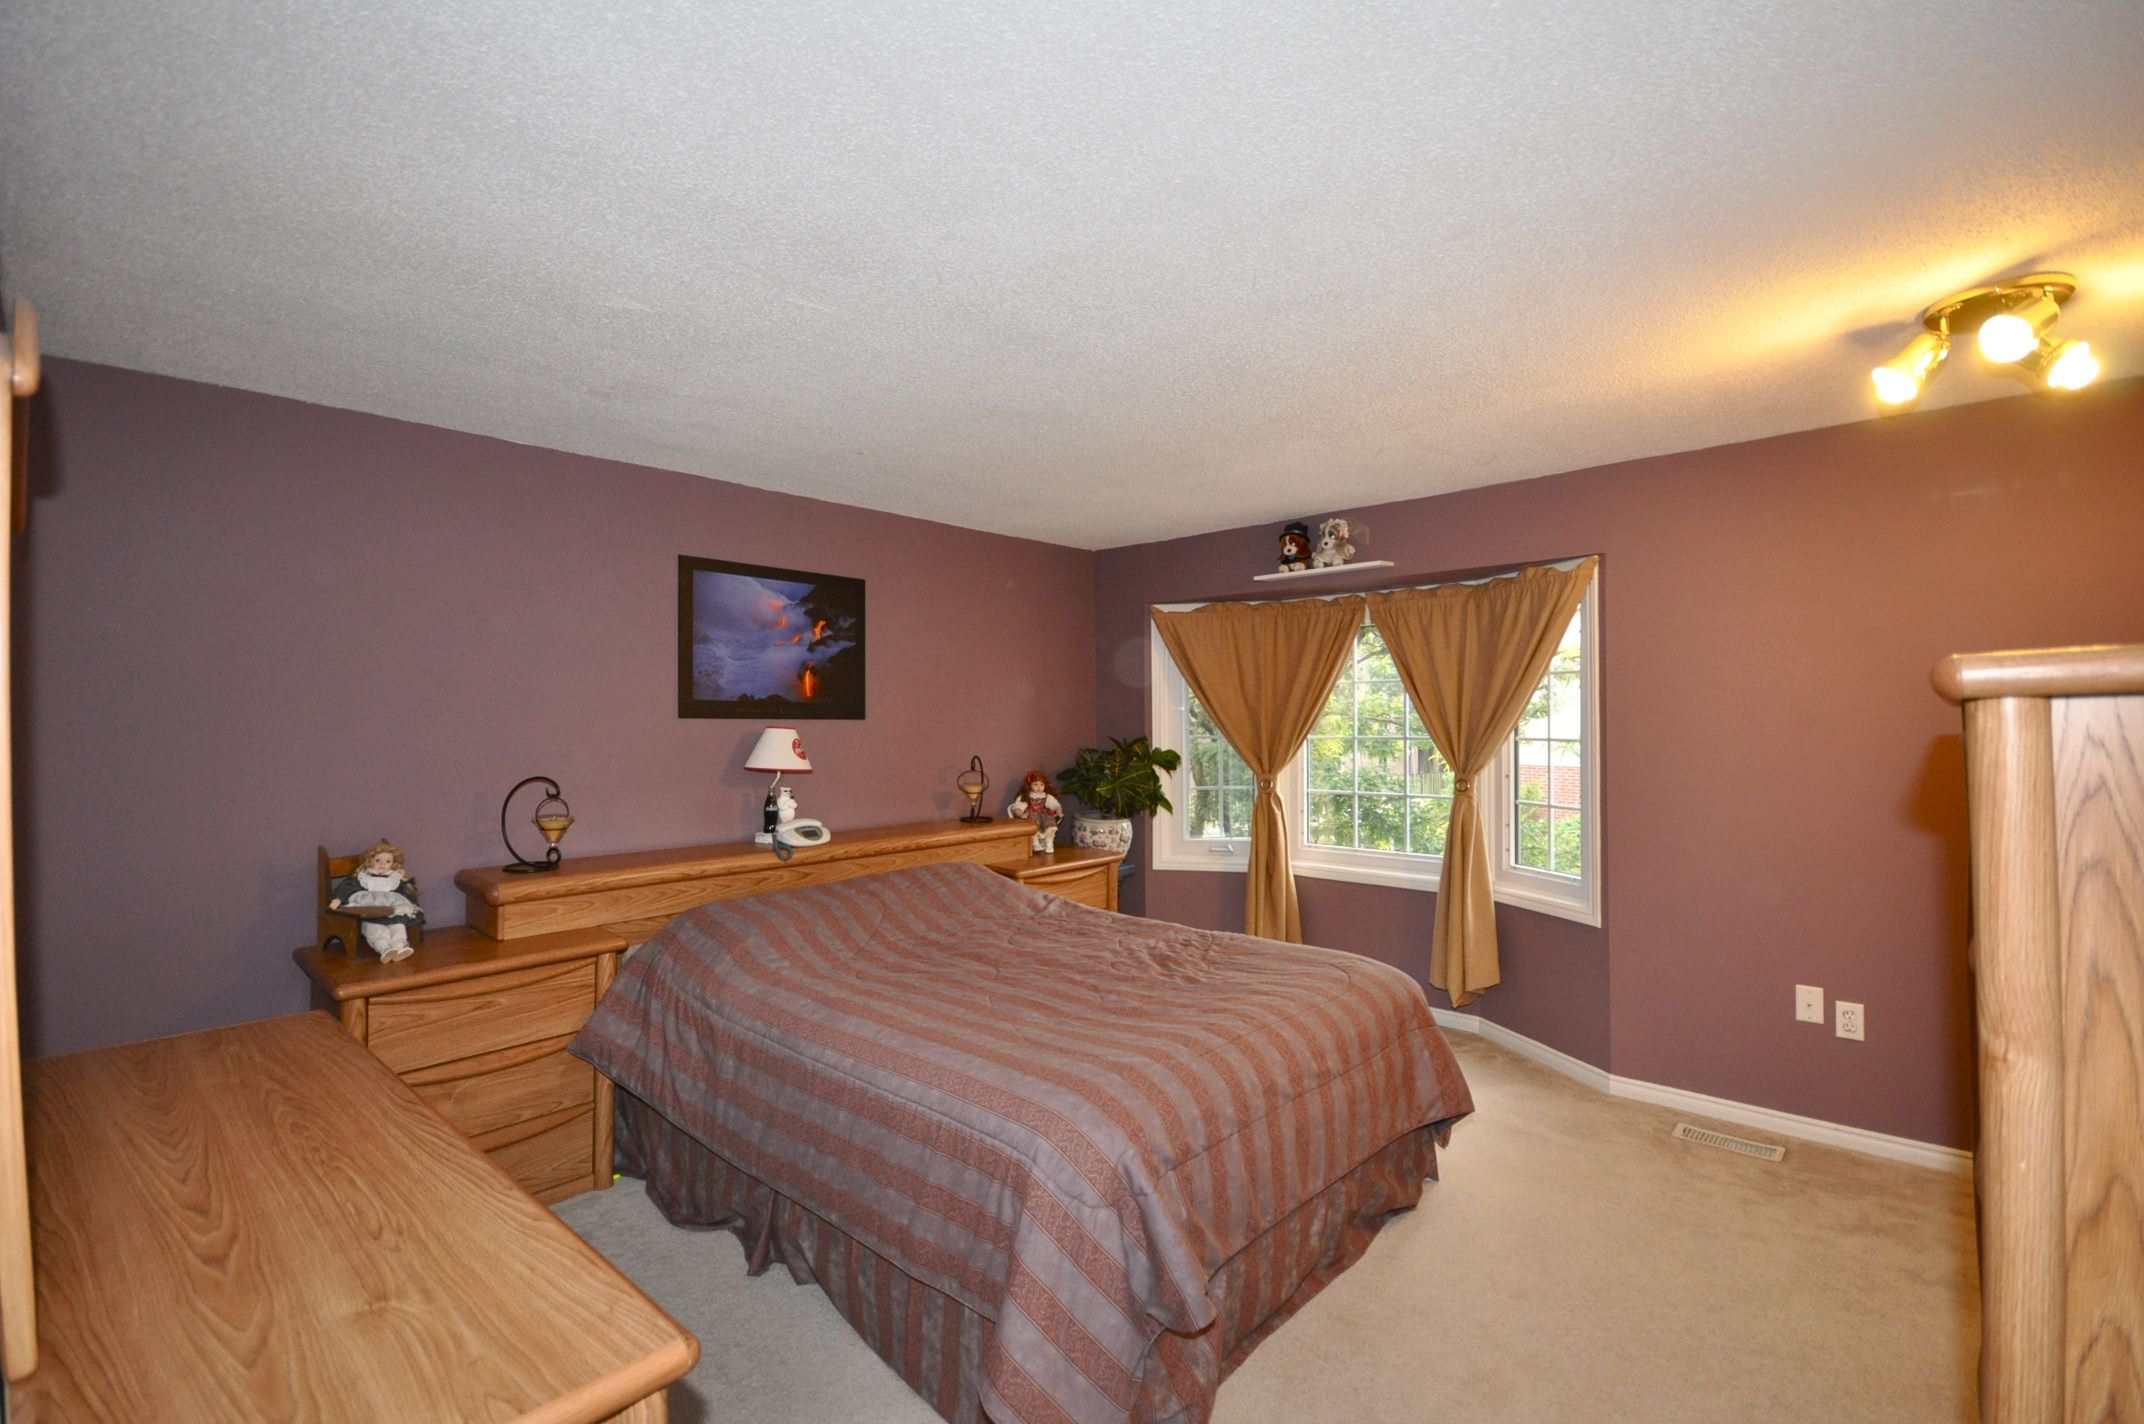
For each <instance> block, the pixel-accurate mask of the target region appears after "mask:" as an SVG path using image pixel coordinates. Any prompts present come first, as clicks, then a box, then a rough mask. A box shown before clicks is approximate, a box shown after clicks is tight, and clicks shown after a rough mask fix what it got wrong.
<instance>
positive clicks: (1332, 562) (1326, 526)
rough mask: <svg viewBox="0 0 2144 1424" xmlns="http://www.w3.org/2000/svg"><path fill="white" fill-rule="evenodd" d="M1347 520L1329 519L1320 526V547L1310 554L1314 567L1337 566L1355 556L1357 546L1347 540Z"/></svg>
mask: <svg viewBox="0 0 2144 1424" xmlns="http://www.w3.org/2000/svg"><path fill="white" fill-rule="evenodd" d="M1347 534H1348V529H1347V521H1346V520H1345V519H1328V520H1326V521H1325V522H1324V523H1323V524H1320V525H1319V526H1318V547H1317V548H1316V549H1315V550H1314V551H1312V553H1311V555H1310V566H1311V567H1312V568H1314V569H1330V568H1336V567H1338V566H1339V565H1341V564H1344V563H1347V562H1348V561H1349V560H1351V559H1353V558H1354V557H1355V546H1354V545H1353V544H1350V543H1349V542H1348V541H1347Z"/></svg>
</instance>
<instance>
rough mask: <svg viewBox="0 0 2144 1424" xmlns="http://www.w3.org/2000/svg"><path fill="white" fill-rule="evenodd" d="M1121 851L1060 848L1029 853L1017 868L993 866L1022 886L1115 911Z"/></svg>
mask: <svg viewBox="0 0 2144 1424" xmlns="http://www.w3.org/2000/svg"><path fill="white" fill-rule="evenodd" d="M1123 859H1124V852H1122V851H1116V850H1096V849H1094V848H1093V847H1091V846H1059V847H1058V848H1057V849H1056V850H1054V851H1049V852H1034V851H1031V852H1030V853H1029V854H1028V857H1027V859H1026V860H1025V861H1023V862H1021V863H1020V864H1018V865H999V866H993V867H991V868H992V869H994V870H996V871H997V872H998V873H999V874H1001V875H1009V876H1011V877H1012V878H1013V879H1015V880H1017V881H1019V882H1020V883H1021V884H1022V885H1027V886H1030V887H1032V888H1034V889H1036V890H1047V891H1049V892H1050V893H1051V894H1052V895H1062V896H1064V897H1065V898H1066V899H1067V900H1072V901H1075V902H1077V903H1079V904H1082V905H1092V906H1094V907H1095V908H1096V909H1098V910H1114V909H1115V908H1117V866H1118V864H1119V863H1121V862H1122V861H1123Z"/></svg>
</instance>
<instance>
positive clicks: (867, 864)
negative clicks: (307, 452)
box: [454, 821, 1034, 944]
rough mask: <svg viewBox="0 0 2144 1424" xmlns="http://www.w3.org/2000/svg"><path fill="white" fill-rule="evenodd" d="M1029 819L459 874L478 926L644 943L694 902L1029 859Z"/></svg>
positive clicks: (495, 932)
mask: <svg viewBox="0 0 2144 1424" xmlns="http://www.w3.org/2000/svg"><path fill="white" fill-rule="evenodd" d="M1033 833H1034V827H1032V826H1030V825H1028V824H1027V822H1025V821H993V822H991V823H989V824H988V825H982V826H964V825H961V824H959V823H957V822H951V821H917V822H911V823H908V824H904V825H897V826H883V827H879V828H877V829H874V830H861V831H837V832H836V833H835V837H834V839H833V840H831V841H829V842H827V843H826V844H825V845H820V846H809V847H803V848H800V849H799V850H798V851H797V852H796V854H795V855H794V857H792V858H791V859H789V860H786V861H784V860H778V859H776V857H775V854H774V852H773V850H772V849H771V848H770V847H767V846H763V845H757V844H754V843H753V842H751V841H738V842H732V843H729V844H724V845H703V846H685V847H682V848H680V849H677V850H645V851H632V852H628V853H626V854H623V855H594V856H580V857H577V858H575V859H572V860H569V861H567V862H566V863H565V865H564V866H562V867H561V868H560V869H558V870H555V871H552V872H551V873H549V874H546V875H509V874H507V873H506V872H505V871H502V870H497V869H493V868H491V867H485V868H483V869H477V870H464V871H463V872H462V873H461V874H459V875H457V876H455V877H454V883H455V884H456V885H459V886H460V887H461V888H462V892H463V894H464V895H465V896H466V897H467V899H468V905H469V912H468V918H469V923H470V924H471V925H472V926H474V927H476V928H478V929H480V930H482V931H483V932H484V933H486V934H488V935H492V936H494V937H496V938H498V939H502V940H520V939H524V938H526V937H528V936H530V935H542V934H550V933H554V932H557V931H560V930H576V929H592V928H596V927H598V926H607V927H609V928H610V929H612V930H614V931H615V932H617V933H618V934H620V935H621V936H623V937H624V938H625V939H626V940H627V941H628V942H629V943H633V944H638V943H639V942H640V941H642V940H644V939H646V938H647V937H648V936H649V935H651V934H653V933H654V932H655V931H656V930H658V929H661V928H662V927H663V925H665V924H667V923H668V922H669V921H670V919H671V918H672V917H673V916H675V915H677V914H679V913H681V912H683V911H685V910H689V909H691V908H692V907H693V906H695V905H707V904H712V903H713V902H715V901H717V900H730V899H735V898H736V897H738V896H740V895H757V894H759V893H760V892H762V891H765V890H778V889H785V888H789V887H793V886H798V885H823V884H826V883H828V882H830V881H835V880H850V879H853V878H855V877H856V876H859V875H878V874H881V873H883V872H885V871H888V870H900V869H902V868H903V867H906V866H911V865H933V864H944V863H946V862H949V861H971V862H973V863H975V864H978V865H988V866H993V867H998V866H1013V865H1024V864H1025V863H1026V862H1027V858H1028V849H1029V845H1028V837H1030V836H1031V835H1032V834H1033Z"/></svg>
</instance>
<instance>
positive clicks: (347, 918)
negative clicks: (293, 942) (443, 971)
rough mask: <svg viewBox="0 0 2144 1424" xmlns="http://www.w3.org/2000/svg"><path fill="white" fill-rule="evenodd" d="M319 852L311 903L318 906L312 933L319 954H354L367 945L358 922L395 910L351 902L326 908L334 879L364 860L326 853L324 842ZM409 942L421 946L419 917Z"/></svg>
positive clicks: (354, 871)
mask: <svg viewBox="0 0 2144 1424" xmlns="http://www.w3.org/2000/svg"><path fill="white" fill-rule="evenodd" d="M318 849H319V852H320V884H319V893H318V894H317V895H315V896H314V898H313V904H314V906H315V907H316V908H317V909H318V911H319V915H320V922H319V927H318V933H317V934H316V935H315V936H314V939H315V942H316V943H317V944H318V945H319V946H320V952H321V953H322V954H355V953H357V952H358V951H359V950H361V949H366V948H369V946H368V945H367V944H366V943H365V937H364V935H363V934H362V933H361V932H360V931H359V930H358V925H359V924H361V923H363V922H364V921H366V920H384V919H386V918H387V917H388V916H389V915H392V914H393V913H394V911H393V910H390V909H388V908H387V907H386V906H385V905H351V906H345V907H344V908H343V909H340V910H331V909H329V908H328V895H329V892H330V891H331V889H332V888H333V886H334V884H335V882H336V881H338V880H340V879H342V878H343V877H344V876H345V875H355V874H357V868H358V866H360V865H362V864H364V854H363V852H359V853H358V854H356V855H329V854H328V848H327V847H326V846H320V847H318ZM409 942H410V947H411V948H413V949H422V948H423V947H424V922H423V921H421V920H420V921H418V922H417V923H416V924H414V925H411V926H410V927H409Z"/></svg>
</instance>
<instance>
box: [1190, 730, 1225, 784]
mask: <svg viewBox="0 0 2144 1424" xmlns="http://www.w3.org/2000/svg"><path fill="white" fill-rule="evenodd" d="M1191 784H1192V786H1193V787H1200V786H1219V785H1220V784H1221V744H1220V743H1219V742H1209V741H1207V740H1205V739H1204V738H1193V739H1192V742H1191Z"/></svg>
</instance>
